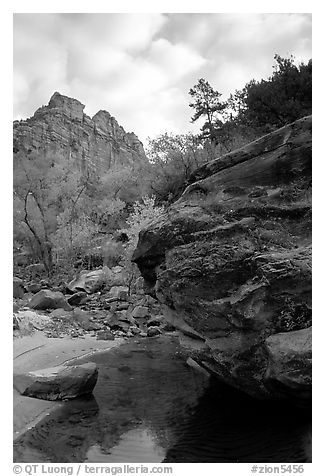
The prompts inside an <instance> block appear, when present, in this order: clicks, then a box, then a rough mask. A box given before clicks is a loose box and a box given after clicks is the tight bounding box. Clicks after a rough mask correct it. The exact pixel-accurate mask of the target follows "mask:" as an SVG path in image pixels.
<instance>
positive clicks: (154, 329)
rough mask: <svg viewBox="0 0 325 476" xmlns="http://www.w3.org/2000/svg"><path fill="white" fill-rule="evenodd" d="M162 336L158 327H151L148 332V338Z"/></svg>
mask: <svg viewBox="0 0 325 476" xmlns="http://www.w3.org/2000/svg"><path fill="white" fill-rule="evenodd" d="M160 334H161V330H160V329H159V327H157V326H152V327H149V329H148V331H147V336H148V337H155V336H159V335H160Z"/></svg>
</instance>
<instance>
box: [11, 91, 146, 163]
mask: <svg viewBox="0 0 325 476" xmlns="http://www.w3.org/2000/svg"><path fill="white" fill-rule="evenodd" d="M84 107H85V106H84V105H83V104H81V102H79V101H77V100H76V99H73V98H69V97H67V96H63V95H61V94H60V93H58V92H56V93H54V94H53V96H52V97H51V99H50V101H49V104H48V105H47V106H42V107H40V108H39V109H37V111H36V112H35V114H34V115H33V116H32V117H30V118H29V119H27V120H21V121H15V122H14V131H13V139H14V152H15V153H17V152H19V151H21V152H23V153H25V154H26V153H27V154H30V153H33V152H38V153H39V152H41V153H42V154H43V155H59V156H60V157H66V158H67V159H69V160H70V159H72V160H76V161H77V162H78V163H79V164H80V165H81V166H89V165H90V166H94V167H97V168H98V167H101V166H102V167H104V168H105V169H107V168H110V167H112V166H114V165H116V164H119V165H122V166H127V165H133V164H139V165H141V164H142V165H143V164H147V162H148V161H147V158H146V156H145V153H144V149H143V145H142V143H141V142H140V141H139V139H138V137H137V136H136V135H135V134H134V133H133V132H131V133H128V132H125V130H124V129H123V127H121V126H120V125H119V124H118V122H117V121H116V119H115V118H114V117H113V116H111V115H110V113H109V112H107V111H99V112H97V114H95V115H94V116H93V117H92V118H90V117H89V116H87V115H86V114H84V112H83V110H84Z"/></svg>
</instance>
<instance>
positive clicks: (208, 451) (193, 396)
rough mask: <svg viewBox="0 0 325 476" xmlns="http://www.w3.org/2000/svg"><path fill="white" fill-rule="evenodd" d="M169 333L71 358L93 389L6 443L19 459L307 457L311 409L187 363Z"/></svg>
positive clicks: (297, 459) (289, 460) (98, 460)
mask: <svg viewBox="0 0 325 476" xmlns="http://www.w3.org/2000/svg"><path fill="white" fill-rule="evenodd" d="M187 357H188V356H187V354H186V351H185V350H184V349H182V348H181V347H180V345H179V343H178V339H177V337H175V336H172V335H168V334H166V335H163V336H161V337H159V338H142V339H141V338H138V339H130V340H129V341H128V342H126V343H125V344H123V345H121V346H120V347H116V348H114V349H112V350H110V351H108V352H100V353H95V354H93V355H92V356H88V357H87V358H80V359H78V361H74V362H73V363H74V364H75V363H76V362H78V363H83V362H85V361H93V362H96V364H97V366H98V370H99V377H98V382H97V385H96V387H95V389H94V392H93V395H92V396H91V397H87V398H80V399H75V400H71V401H68V402H64V404H63V405H62V406H61V407H60V408H58V409H57V410H55V411H53V412H52V413H51V414H49V415H48V416H46V417H45V418H44V419H43V420H42V421H40V422H39V423H38V424H37V425H36V426H35V427H34V428H32V429H30V430H29V431H27V432H26V433H24V434H23V435H22V436H21V437H20V438H18V439H17V440H16V441H15V443H14V461H15V462H20V463H24V462H25V463H31V462H33V463H35V462H52V463H77V462H79V463H81V462H92V463H124V462H125V463H128V462H130V463H140V462H142V463H154V462H157V463H158V462H175V463H181V462H185V463H189V462H196V463H205V462H210V463H218V462H219V463H221V462H264V463H265V462H268V463H271V462H275V463H279V462H286V463H296V462H297V463H298V462H301V463H303V462H309V461H310V460H311V450H310V447H311V443H310V440H311V415H310V411H308V410H306V409H300V408H298V409H297V408H292V407H291V406H290V405H284V404H283V403H266V402H259V401H256V400H253V399H251V398H250V397H247V396H245V395H243V394H242V393H241V392H239V391H236V390H233V389H230V388H229V387H227V386H225V385H223V384H221V383H219V382H217V381H215V380H213V379H211V378H208V377H207V376H206V375H205V374H204V373H201V372H199V371H198V370H196V369H194V368H193V367H190V366H189V365H188V364H187V363H186V359H187Z"/></svg>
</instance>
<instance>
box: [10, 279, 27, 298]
mask: <svg viewBox="0 0 325 476" xmlns="http://www.w3.org/2000/svg"><path fill="white" fill-rule="evenodd" d="M25 291H26V290H25V287H24V282H23V280H22V279H20V278H16V277H14V278H13V297H14V298H16V299H22V298H23V297H24V294H25Z"/></svg>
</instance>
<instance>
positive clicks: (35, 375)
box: [13, 362, 98, 400]
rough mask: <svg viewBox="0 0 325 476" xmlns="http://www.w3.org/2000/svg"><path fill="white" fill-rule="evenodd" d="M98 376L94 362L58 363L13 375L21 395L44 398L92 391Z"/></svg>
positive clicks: (86, 393) (67, 397)
mask: <svg viewBox="0 0 325 476" xmlns="http://www.w3.org/2000/svg"><path fill="white" fill-rule="evenodd" d="M97 377H98V370H97V366H96V364H95V363H93V362H88V363H85V364H81V365H71V366H67V365H58V366H57V367H52V368H47V369H41V370H36V371H34V372H28V373H25V374H16V375H14V377H13V381H14V387H15V389H16V390H18V392H19V393H21V395H25V396H27V397H34V398H41V399H43V400H63V399H72V398H76V397H80V396H82V395H88V394H90V393H92V391H93V389H94V387H95V385H96V382H97Z"/></svg>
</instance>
